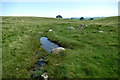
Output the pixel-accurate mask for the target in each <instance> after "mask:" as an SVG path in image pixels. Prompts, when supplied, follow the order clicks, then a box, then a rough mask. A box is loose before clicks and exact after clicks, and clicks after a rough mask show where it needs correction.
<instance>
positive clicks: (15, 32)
mask: <svg viewBox="0 0 120 80" xmlns="http://www.w3.org/2000/svg"><path fill="white" fill-rule="evenodd" d="M2 19H3V20H2V63H3V64H2V69H3V73H2V76H3V78H13V77H14V78H29V77H30V72H31V69H32V67H33V66H34V64H35V63H36V62H37V56H36V54H35V53H36V52H39V51H41V48H40V45H41V44H40V43H39V41H40V40H39V38H40V37H41V36H47V37H48V38H49V39H50V40H51V41H53V42H56V44H59V45H60V46H62V47H64V48H65V49H66V50H65V51H62V52H61V54H57V55H56V54H47V57H46V61H49V62H48V65H47V68H46V70H47V72H48V76H49V78H117V77H118V63H117V61H118V20H117V19H118V17H108V18H102V19H97V20H83V21H80V20H70V19H53V18H41V17H3V18H2ZM80 24H86V25H88V26H87V27H86V28H83V29H74V30H68V29H67V28H66V27H71V26H73V27H75V28H77V27H78V26H79V25H80ZM49 29H53V31H52V32H48V30H49ZM99 31H103V32H99ZM41 32H43V33H41Z"/></svg>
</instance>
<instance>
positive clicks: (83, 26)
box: [77, 24, 87, 29]
mask: <svg viewBox="0 0 120 80" xmlns="http://www.w3.org/2000/svg"><path fill="white" fill-rule="evenodd" d="M85 27H87V25H85V24H82V25H79V26H78V27H77V29H79V28H85Z"/></svg>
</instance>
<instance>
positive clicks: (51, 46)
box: [31, 37, 59, 78]
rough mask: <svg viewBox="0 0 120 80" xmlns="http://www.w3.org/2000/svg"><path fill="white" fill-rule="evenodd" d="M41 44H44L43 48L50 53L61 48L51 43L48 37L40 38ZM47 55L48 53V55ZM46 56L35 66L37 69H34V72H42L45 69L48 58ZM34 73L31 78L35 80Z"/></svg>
mask: <svg viewBox="0 0 120 80" xmlns="http://www.w3.org/2000/svg"><path fill="white" fill-rule="evenodd" d="M40 43H42V45H41V47H43V48H44V49H45V50H47V52H48V53H51V51H52V50H53V49H54V48H58V47H59V46H58V45H56V44H54V43H52V42H51V41H49V40H48V38H47V37H41V38H40ZM40 53H41V52H39V53H37V55H40ZM46 54H47V53H46ZM46 54H45V56H44V57H43V58H42V59H39V61H38V62H37V63H36V64H35V67H34V68H33V71H34V72H35V71H41V69H42V68H44V67H45V65H46V64H45V61H44V60H45V58H46ZM33 76H34V73H33V74H32V75H31V78H33Z"/></svg>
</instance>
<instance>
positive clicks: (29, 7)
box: [2, 0, 119, 18]
mask: <svg viewBox="0 0 120 80" xmlns="http://www.w3.org/2000/svg"><path fill="white" fill-rule="evenodd" d="M118 1H119V0H44V1H43V0H39V1H38V0H20V1H19V0H16V1H15V0H9V1H8V0H2V16H39V17H56V15H62V16H63V17H65V18H66V17H82V16H83V17H88V16H89V17H98V16H106V17H107V16H117V15H118Z"/></svg>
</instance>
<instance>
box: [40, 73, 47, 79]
mask: <svg viewBox="0 0 120 80" xmlns="http://www.w3.org/2000/svg"><path fill="white" fill-rule="evenodd" d="M41 76H42V77H44V79H45V80H48V75H47V73H46V72H45V73H43V74H42V75H41Z"/></svg>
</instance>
